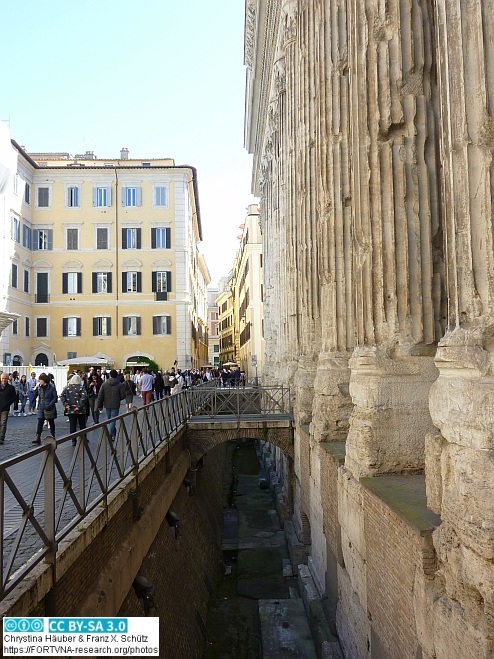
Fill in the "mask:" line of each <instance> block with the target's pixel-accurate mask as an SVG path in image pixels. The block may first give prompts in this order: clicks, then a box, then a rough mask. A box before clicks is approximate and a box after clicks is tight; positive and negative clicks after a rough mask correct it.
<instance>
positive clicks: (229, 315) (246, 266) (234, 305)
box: [216, 204, 264, 379]
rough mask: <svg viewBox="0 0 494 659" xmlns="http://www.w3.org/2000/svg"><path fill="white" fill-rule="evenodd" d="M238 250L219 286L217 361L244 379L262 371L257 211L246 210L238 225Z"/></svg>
mask: <svg viewBox="0 0 494 659" xmlns="http://www.w3.org/2000/svg"><path fill="white" fill-rule="evenodd" d="M240 229H241V230H242V233H241V235H239V241H240V243H239V249H238V251H237V253H236V255H235V261H234V264H233V269H232V272H231V273H230V274H229V276H228V277H223V278H222V279H221V280H220V284H219V294H218V297H217V300H216V301H217V304H218V309H219V318H220V362H221V364H225V363H228V362H232V363H235V364H237V365H238V366H239V367H240V368H241V370H243V371H245V374H246V377H247V378H248V379H253V378H255V377H258V376H261V375H262V372H263V368H264V314H263V277H262V239H261V229H260V226H259V209H258V208H257V206H256V205H255V204H251V205H249V207H248V208H247V216H246V218H245V220H244V223H243V224H241V225H240Z"/></svg>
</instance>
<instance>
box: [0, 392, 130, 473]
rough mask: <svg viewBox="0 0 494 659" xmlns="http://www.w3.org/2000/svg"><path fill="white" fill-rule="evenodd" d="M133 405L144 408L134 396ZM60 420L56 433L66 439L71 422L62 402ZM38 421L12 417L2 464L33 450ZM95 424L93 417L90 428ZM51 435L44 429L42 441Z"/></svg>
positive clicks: (0, 455) (0, 449)
mask: <svg viewBox="0 0 494 659" xmlns="http://www.w3.org/2000/svg"><path fill="white" fill-rule="evenodd" d="M133 404H134V405H135V406H136V407H141V406H142V399H141V398H138V397H137V396H134V401H133ZM124 412H125V404H124V403H123V402H122V405H121V406H120V414H123V413H124ZM57 413H58V418H56V419H55V432H56V436H57V439H61V438H62V437H66V436H67V435H68V434H69V420H68V419H67V417H66V416H64V415H63V406H62V403H60V401H59V402H58V403H57ZM106 419H107V416H106V412H105V411H103V412H102V413H101V414H100V421H106ZM37 424H38V419H37V418H36V416H21V417H18V416H11V417H9V420H8V424H7V434H6V435H5V444H0V462H2V460H7V459H8V458H12V457H14V456H16V455H19V454H20V453H26V452H27V451H30V450H31V449H32V448H33V444H32V441H33V439H34V435H35V434H36V426H37ZM92 424H93V420H92V418H91V417H89V419H88V420H87V425H88V427H89V426H91V425H92ZM49 434H50V429H49V428H44V429H43V433H42V435H41V439H42V440H43V438H44V437H46V436H47V435H49Z"/></svg>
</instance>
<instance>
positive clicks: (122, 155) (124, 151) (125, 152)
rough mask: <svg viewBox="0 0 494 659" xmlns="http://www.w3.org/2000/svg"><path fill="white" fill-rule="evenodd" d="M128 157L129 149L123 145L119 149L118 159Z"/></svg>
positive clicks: (126, 158)
mask: <svg viewBox="0 0 494 659" xmlns="http://www.w3.org/2000/svg"><path fill="white" fill-rule="evenodd" d="M128 159H129V150H128V149H126V148H125V147H123V148H122V149H120V160H128Z"/></svg>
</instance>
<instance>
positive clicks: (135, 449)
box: [130, 408, 147, 478]
mask: <svg viewBox="0 0 494 659" xmlns="http://www.w3.org/2000/svg"><path fill="white" fill-rule="evenodd" d="M145 441H146V450H147V439H145ZM130 443H131V446H132V456H133V461H134V473H135V476H136V478H137V475H138V473H139V424H138V422H137V408H134V409H133V410H132V428H131V431H130Z"/></svg>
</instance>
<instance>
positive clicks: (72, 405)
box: [60, 375, 87, 446]
mask: <svg viewBox="0 0 494 659" xmlns="http://www.w3.org/2000/svg"><path fill="white" fill-rule="evenodd" d="M60 400H61V401H62V404H63V407H64V414H65V415H66V416H68V417H69V423H70V426H69V431H70V434H71V435H72V433H75V432H76V430H77V424H78V423H79V428H80V430H84V429H85V427H86V401H87V391H86V388H85V387H84V385H83V383H82V380H81V378H80V376H79V375H73V376H72V377H71V378H70V380H69V383H68V384H67V386H65V387H64V388H63V391H62V393H61V394H60ZM72 444H73V446H75V445H76V444H77V440H76V439H75V438H74V439H73V440H72Z"/></svg>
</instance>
